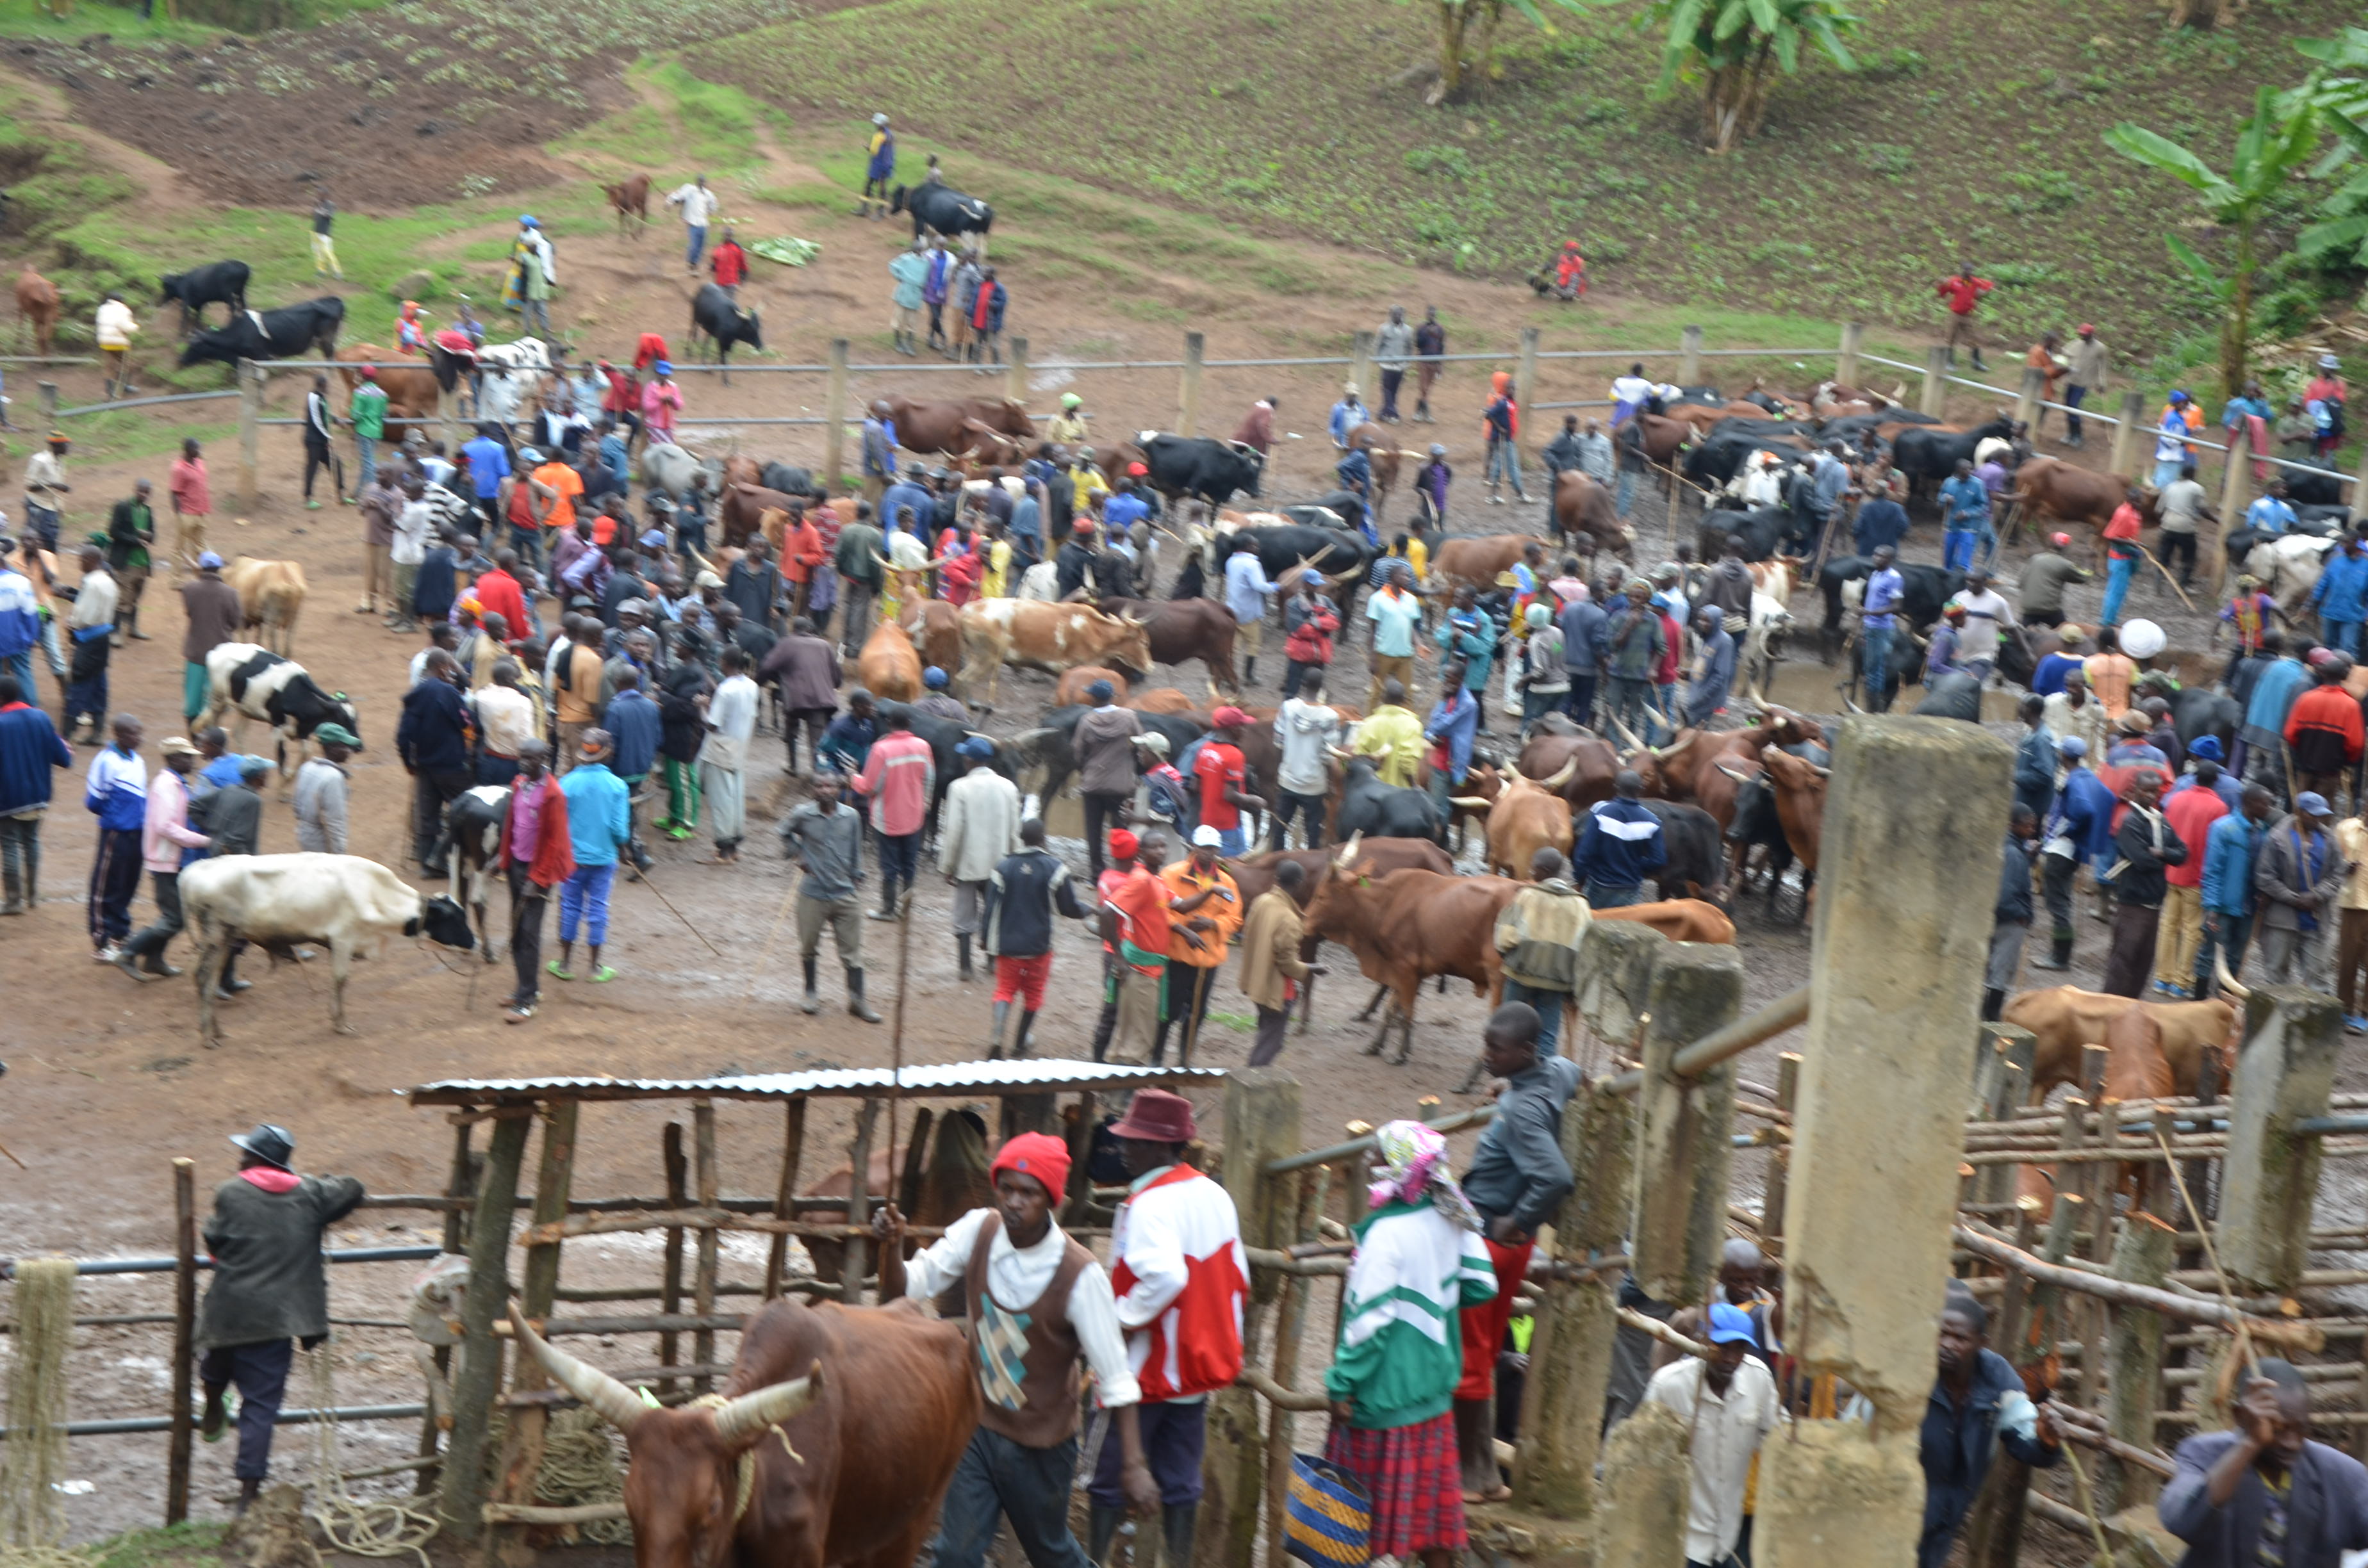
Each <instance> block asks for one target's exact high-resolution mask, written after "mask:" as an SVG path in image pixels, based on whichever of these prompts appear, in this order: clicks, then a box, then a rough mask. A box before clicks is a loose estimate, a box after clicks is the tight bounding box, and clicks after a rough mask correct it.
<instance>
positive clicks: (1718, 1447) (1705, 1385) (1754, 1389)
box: [1645, 1301, 1784, 1568]
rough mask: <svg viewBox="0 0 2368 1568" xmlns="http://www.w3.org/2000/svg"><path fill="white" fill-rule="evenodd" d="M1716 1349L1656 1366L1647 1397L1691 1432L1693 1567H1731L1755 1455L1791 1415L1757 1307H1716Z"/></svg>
mask: <svg viewBox="0 0 2368 1568" xmlns="http://www.w3.org/2000/svg"><path fill="white" fill-rule="evenodd" d="M1708 1337H1709V1340H1710V1348H1711V1354H1710V1356H1709V1358H1707V1359H1705V1358H1702V1357H1699V1356H1686V1357H1681V1358H1679V1359H1678V1360H1675V1361H1672V1362H1671V1363H1669V1365H1668V1366H1666V1367H1664V1368H1662V1369H1660V1370H1659V1371H1657V1372H1656V1373H1654V1374H1653V1381H1651V1382H1650V1383H1647V1384H1646V1385H1645V1399H1646V1400H1647V1401H1648V1402H1651V1403H1658V1404H1660V1405H1662V1406H1663V1407H1665V1408H1666V1409H1668V1411H1669V1413H1670V1414H1671V1415H1675V1416H1676V1417H1677V1418H1678V1419H1679V1421H1682V1422H1684V1423H1685V1425H1686V1429H1687V1431H1688V1432H1690V1433H1691V1435H1692V1437H1691V1452H1692V1465H1693V1479H1692V1483H1691V1496H1690V1497H1689V1500H1688V1503H1687V1506H1686V1568H1727V1565H1729V1564H1732V1563H1734V1562H1736V1546H1737V1545H1738V1544H1739V1543H1740V1542H1741V1541H1742V1539H1743V1529H1744V1522H1745V1515H1744V1511H1743V1500H1744V1494H1745V1493H1746V1491H1747V1490H1748V1488H1749V1486H1750V1482H1751V1461H1752V1460H1753V1458H1754V1457H1755V1456H1756V1455H1757V1454H1758V1453H1759V1445H1760V1444H1761V1443H1762V1442H1763V1441H1765V1440H1766V1438H1767V1437H1768V1434H1769V1433H1770V1432H1773V1431H1774V1430H1775V1429H1776V1427H1777V1426H1778V1425H1779V1424H1780V1423H1781V1422H1782V1420H1783V1418H1784V1407H1783V1401H1782V1398H1780V1397H1779V1396H1778V1394H1777V1392H1776V1380H1775V1378H1774V1377H1773V1376H1772V1375H1771V1374H1770V1372H1769V1370H1768V1368H1767V1365H1766V1364H1765V1363H1764V1362H1762V1361H1760V1360H1759V1358H1756V1357H1754V1356H1753V1355H1752V1354H1751V1350H1752V1347H1753V1346H1755V1345H1757V1344H1758V1343H1759V1340H1758V1338H1757V1337H1756V1336H1755V1335H1753V1334H1752V1332H1751V1314H1750V1313H1749V1312H1747V1311H1745V1310H1744V1309H1743V1308H1741V1307H1738V1306H1736V1305H1735V1304H1734V1303H1733V1302H1731V1301H1714V1302H1713V1303H1712V1305H1711V1309H1710V1332H1709V1335H1708Z"/></svg>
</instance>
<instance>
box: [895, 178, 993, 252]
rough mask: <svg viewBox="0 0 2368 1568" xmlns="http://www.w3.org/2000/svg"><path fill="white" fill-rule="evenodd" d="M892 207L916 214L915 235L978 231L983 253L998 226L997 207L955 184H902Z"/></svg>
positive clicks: (914, 219)
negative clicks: (911, 185)
mask: <svg viewBox="0 0 2368 1568" xmlns="http://www.w3.org/2000/svg"><path fill="white" fill-rule="evenodd" d="M888 210H889V211H891V212H906V213H910V214H911V215H912V219H913V237H914V238H915V239H916V240H917V239H919V238H920V237H921V235H922V233H924V232H925V231H926V232H934V233H940V234H943V235H944V236H945V237H946V238H948V239H950V240H951V239H954V238H956V237H957V236H959V235H962V234H976V235H977V236H978V237H979V240H980V242H981V243H980V245H979V250H980V252H981V254H985V248H986V247H985V239H986V236H987V233H988V232H989V231H990V230H992V229H993V228H994V227H995V209H994V208H992V207H990V206H988V205H987V204H986V203H985V202H984V201H981V200H980V199H978V198H976V197H974V196H964V195H963V194H962V192H961V191H959V190H956V189H954V188H953V187H951V186H943V185H924V186H916V187H906V186H901V185H900V186H898V187H896V188H895V190H894V192H892V193H891V194H890V196H889V199H888Z"/></svg>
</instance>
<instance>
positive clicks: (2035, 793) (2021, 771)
mask: <svg viewBox="0 0 2368 1568" xmlns="http://www.w3.org/2000/svg"><path fill="white" fill-rule="evenodd" d="M2014 798H2015V802H2016V804H2018V805H2026V806H2029V807H2030V808H2031V814H2032V815H2033V816H2035V817H2037V818H2038V819H2039V820H2040V821H2041V822H2042V823H2043V824H2044V823H2045V822H2046V821H2047V812H2048V809H2049V808H2050V807H2051V806H2053V805H2054V804H2055V732H2054V731H2052V730H2050V729H2049V728H2048V727H2047V726H2046V725H2044V724H2042V725H2040V726H2039V727H2038V728H2037V729H2035V730H2033V731H2032V732H2031V733H2029V734H2027V735H2025V736H2023V737H2022V744H2021V745H2019V746H2017V747H2016V748H2015V753H2014Z"/></svg>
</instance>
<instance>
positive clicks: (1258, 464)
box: [1136, 430, 1266, 506]
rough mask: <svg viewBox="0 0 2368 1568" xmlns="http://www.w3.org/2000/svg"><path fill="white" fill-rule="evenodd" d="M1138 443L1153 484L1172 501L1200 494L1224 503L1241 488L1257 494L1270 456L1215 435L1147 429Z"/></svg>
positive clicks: (1209, 499) (1137, 439) (1138, 439)
mask: <svg viewBox="0 0 2368 1568" xmlns="http://www.w3.org/2000/svg"><path fill="white" fill-rule="evenodd" d="M1136 444H1137V445H1138V446H1140V447H1142V449H1143V466H1144V469H1145V470H1146V471H1148V474H1149V479H1150V483H1151V487H1152V488H1153V489H1155V490H1156V491H1158V492H1159V493H1160V494H1163V495H1165V496H1167V498H1168V499H1169V500H1170V501H1177V500H1181V499H1182V498H1183V497H1185V496H1187V495H1197V496H1199V497H1200V498H1201V500H1203V501H1206V502H1207V503H1209V505H1210V506H1224V504H1225V503H1226V502H1228V501H1230V500H1232V499H1233V498H1234V495H1235V492H1237V491H1238V492H1240V493H1242V494H1247V495H1256V494H1258V481H1259V479H1260V478H1261V477H1262V476H1263V475H1264V473H1265V472H1266V456H1265V454H1264V453H1262V452H1260V451H1259V450H1258V449H1257V448H1255V447H1241V446H1235V444H1234V443H1233V442H1231V441H1220V440H1218V439H1216V438H1215V437H1212V436H1162V435H1157V434H1155V433H1154V432H1152V431H1148V430H1146V431H1144V433H1143V434H1142V435H1141V436H1139V437H1136Z"/></svg>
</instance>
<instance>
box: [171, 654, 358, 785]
mask: <svg viewBox="0 0 2368 1568" xmlns="http://www.w3.org/2000/svg"><path fill="white" fill-rule="evenodd" d="M206 690H207V694H208V699H207V708H206V717H205V722H206V723H208V724H219V723H221V722H222V715H224V714H225V713H232V712H235V713H237V714H238V716H239V719H240V722H241V728H242V729H244V727H245V721H246V720H249V719H255V720H260V721H261V722H264V723H266V724H268V725H270V726H271V728H272V730H273V731H274V732H275V733H278V734H279V777H280V778H281V780H282V781H283V782H285V781H286V780H287V779H289V778H293V777H294V773H293V771H292V770H291V769H290V767H289V763H288V743H289V742H290V741H294V742H295V743H296V754H297V755H296V760H297V762H298V763H299V764H302V762H303V760H304V755H303V753H304V746H305V744H306V743H308V742H309V741H311V740H312V738H313V731H315V730H317V729H319V728H320V727H321V726H322V725H324V724H343V725H344V726H345V727H346V728H347V729H348V730H351V731H353V733H356V734H357V735H359V734H360V733H361V720H360V719H359V717H358V716H357V715H356V714H355V711H354V705H353V704H352V703H351V702H349V701H347V699H346V694H345V693H344V692H342V691H340V692H335V693H332V692H326V691H323V690H322V689H321V687H320V685H319V683H317V682H316V681H314V680H313V677H312V676H309V675H306V674H305V673H304V666H303V665H300V664H298V663H297V662H296V661H295V660H293V659H285V658H282V657H280V656H279V654H277V653H273V652H272V651H271V650H270V649H268V648H265V647H262V646H260V645H258V644H256V643H253V642H224V643H222V645H221V646H219V647H217V648H215V649H214V651H213V652H211V653H208V654H207V655H206Z"/></svg>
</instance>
